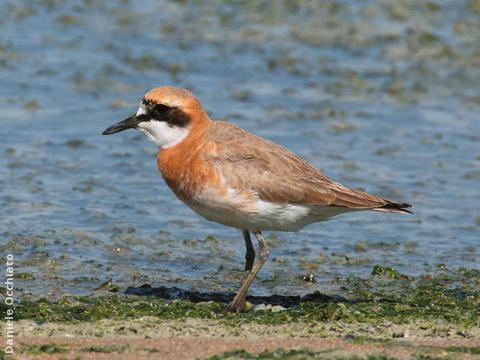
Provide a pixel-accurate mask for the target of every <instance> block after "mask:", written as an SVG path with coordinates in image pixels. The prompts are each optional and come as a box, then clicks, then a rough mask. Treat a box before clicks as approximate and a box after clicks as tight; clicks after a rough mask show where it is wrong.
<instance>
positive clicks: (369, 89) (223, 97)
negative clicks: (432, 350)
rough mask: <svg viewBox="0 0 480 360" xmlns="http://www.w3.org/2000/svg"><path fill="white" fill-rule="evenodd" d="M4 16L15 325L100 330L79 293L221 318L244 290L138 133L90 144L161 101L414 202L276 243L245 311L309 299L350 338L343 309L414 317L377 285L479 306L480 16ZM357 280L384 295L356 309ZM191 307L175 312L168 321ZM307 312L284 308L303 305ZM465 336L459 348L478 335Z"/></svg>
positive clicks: (240, 247)
mask: <svg viewBox="0 0 480 360" xmlns="http://www.w3.org/2000/svg"><path fill="white" fill-rule="evenodd" d="M0 11H1V13H2V14H9V16H8V17H4V18H2V19H1V20H0V78H1V79H2V86H1V87H0V106H1V109H2V111H1V115H0V119H1V124H2V126H1V127H0V138H1V140H2V141H1V149H0V151H1V154H2V156H1V157H0V218H1V228H0V251H1V252H0V253H1V254H2V256H3V257H2V261H1V264H5V261H6V256H7V255H9V254H10V255H12V256H13V258H14V259H15V261H14V265H13V270H14V275H13V279H14V284H15V285H14V286H15V289H14V290H15V292H14V294H15V301H16V302H17V303H18V306H19V307H18V311H16V313H15V314H16V316H18V317H17V318H16V319H17V320H18V321H27V322H28V321H32V320H35V321H38V319H44V320H40V321H48V323H52V322H53V323H54V324H56V321H57V320H58V321H64V320H65V321H67V320H66V319H67V318H68V316H66V315H65V311H66V310H65V309H66V308H65V307H67V308H68V307H69V306H71V307H73V309H74V310H71V311H70V310H69V311H70V312H74V313H75V311H78V313H79V314H85V312H86V314H90V312H89V310H86V308H85V306H87V307H88V306H95V304H89V303H88V301H87V302H86V299H84V298H83V297H84V296H86V297H90V296H92V295H93V296H100V297H102V296H107V298H110V296H114V295H115V294H121V295H120V297H119V299H120V300H115V299H117V298H116V295H115V296H114V297H113V298H112V299H113V300H108V301H112V302H113V303H115V302H116V301H120V302H127V303H128V302H129V301H131V299H136V300H135V301H138V302H139V303H138V304H140V305H141V304H144V303H150V302H151V303H152V304H157V307H158V309H163V308H164V307H163V305H161V304H160V303H156V301H159V302H162V301H166V303H169V301H171V300H165V299H162V298H160V299H158V298H155V297H153V298H150V297H147V295H157V296H159V294H158V292H159V289H163V288H165V289H167V290H168V291H167V293H169V294H171V292H172V291H173V290H174V288H178V289H179V290H178V293H179V294H180V293H181V294H190V295H192V294H193V296H197V297H199V298H201V300H202V301H214V303H213V304H215V305H208V306H213V307H215V309H209V310H208V313H210V312H212V311H213V310H217V309H219V308H221V307H222V304H223V303H224V301H223V299H224V297H223V296H227V297H228V296H229V294H230V293H232V292H235V291H236V290H237V287H238V284H239V283H240V281H241V279H242V278H243V276H244V273H243V271H242V270H243V266H244V244H243V240H242V238H241V234H240V233H239V232H235V230H232V229H229V228H225V227H222V226H220V225H217V224H214V223H209V222H207V221H205V220H203V219H201V218H199V217H198V216H197V215H195V214H194V213H192V212H191V211H190V210H189V209H188V208H187V207H185V206H184V205H183V204H182V203H180V202H179V201H178V200H176V199H175V198H174V196H173V195H172V194H171V193H170V191H169V190H168V189H167V187H166V186H165V185H164V184H163V180H162V179H161V178H160V175H159V174H158V172H157V171H156V169H155V166H156V165H155V153H156V149H155V147H154V146H153V145H152V144H151V143H149V142H148V140H146V139H144V138H143V137H142V136H141V135H140V134H138V133H136V132H134V131H130V132H125V133H124V134H120V135H118V137H116V138H114V139H108V141H107V139H105V138H102V136H101V132H102V131H103V129H104V128H106V126H108V125H109V124H111V123H114V122H116V121H118V120H121V119H124V118H125V117H126V116H128V115H130V114H131V113H132V111H134V110H135V109H136V107H137V105H138V99H140V98H141V97H142V96H143V94H144V93H145V92H146V91H147V90H148V89H151V88H153V87H156V86H159V85H175V86H180V87H185V88H188V89H190V90H192V91H193V92H194V93H195V95H197V97H198V98H199V100H200V101H201V103H202V104H203V105H204V106H205V108H206V110H207V112H208V113H209V115H211V117H212V118H216V119H221V120H227V121H230V122H232V123H235V124H237V125H239V126H241V127H243V128H245V129H246V130H248V131H250V132H252V133H255V134H258V135H261V136H264V137H266V138H268V139H270V140H273V141H275V142H277V143H279V144H281V145H283V146H285V147H287V148H289V149H291V150H292V151H294V152H295V153H297V154H299V155H301V156H302V157H304V158H305V159H306V160H307V161H308V162H310V163H311V164H313V165H314V166H315V167H317V168H318V169H320V170H321V171H323V172H324V173H326V174H327V175H328V176H330V177H331V178H333V179H335V180H338V181H340V182H342V183H344V184H346V185H350V186H352V187H355V188H362V189H363V190H365V191H368V192H371V193H374V194H378V195H381V196H385V197H388V198H392V199H399V200H403V201H407V202H409V203H413V205H414V211H415V213H414V214H413V215H410V216H400V215H395V214H379V213H367V212H365V213H363V212H362V213H353V214H346V215H342V216H341V217H338V218H336V219H334V220H332V221H329V222H326V223H320V224H314V225H311V226H309V227H307V228H305V229H304V230H303V231H301V232H299V233H271V234H267V243H268V245H269V248H270V250H271V255H270V260H269V261H268V262H267V263H266V264H265V266H264V267H263V269H262V271H261V272H260V274H259V279H257V280H256V281H255V282H254V283H253V285H252V288H251V290H250V295H251V296H253V298H252V300H253V301H254V302H255V301H256V302H262V301H263V300H262V299H263V298H262V297H270V299H272V298H271V297H272V296H274V297H278V296H280V295H282V296H286V297H288V299H294V298H295V299H296V298H297V297H298V299H300V300H302V299H304V300H305V296H306V299H309V298H308V296H310V295H311V294H316V291H319V292H320V293H321V294H323V295H322V296H321V297H323V298H324V300H325V301H326V302H324V303H318V302H317V303H315V304H317V305H318V304H323V305H318V306H319V309H321V308H323V307H324V306H327V305H325V304H332V305H328V306H331V307H332V309H333V310H335V309H337V308H338V307H339V308H340V310H338V311H337V312H339V313H342V311H343V310H341V309H343V306H345V307H346V309H347V310H348V311H347V310H346V311H347V313H349V314H353V315H352V316H353V320H352V321H353V323H354V324H357V325H358V326H357V328H361V327H362V325H360V324H362V323H363V322H364V320H365V319H363V318H362V319H357V318H356V316H357V315H356V311H357V310H358V309H354V310H353V308H352V309H350V308H349V306H354V305H353V304H355V302H349V301H363V300H366V299H374V300H378V299H389V297H393V298H394V299H397V300H396V303H394V304H396V306H397V307H396V308H395V306H394V307H393V308H392V309H390V310H389V311H390V312H383V311H380V312H379V314H382V315H381V316H383V317H386V318H387V320H385V321H393V320H392V319H391V318H389V317H388V316H393V315H394V314H398V313H399V312H400V313H402V311H406V313H409V311H413V310H412V309H416V307H417V305H413V304H415V302H412V301H413V300H412V299H415V294H413V295H412V294H411V296H413V298H408V299H404V297H403V296H404V295H402V294H404V293H403V292H402V291H403V290H405V289H403V288H402V286H400V285H398V286H394V287H390V288H389V291H388V292H383V291H382V289H383V288H384V284H383V283H382V281H377V280H375V279H388V278H389V277H390V278H392V277H393V278H397V279H398V281H394V282H393V283H395V284H408V286H407V285H405V287H411V289H414V290H415V289H417V290H418V286H423V285H422V284H423V281H427V282H428V281H432V282H434V281H437V280H439V281H440V280H441V281H443V282H442V283H441V284H439V285H438V289H439V291H440V290H441V291H440V292H439V293H438V296H439V298H440V299H444V298H443V297H442V296H441V294H442V293H445V294H447V295H446V296H447V297H449V296H452V297H453V299H454V300H455V301H457V300H458V301H467V300H468V299H470V300H468V301H472V302H473V303H468V304H470V305H468V306H467V303H464V302H462V303H456V302H451V301H450V300H448V301H447V300H446V302H445V304H444V305H445V306H446V307H447V308H450V307H451V308H452V309H453V308H457V309H459V310H458V311H460V313H462V309H466V310H465V314H470V315H472V314H473V313H474V311H473V310H472V309H475V307H474V306H477V308H478V302H476V303H475V301H478V300H477V299H478V286H479V285H478V282H476V281H477V280H478V276H477V275H478V274H477V270H476V269H478V260H477V259H478V254H479V251H480V245H479V242H478V239H479V227H480V213H479V210H478V204H479V201H480V193H479V191H478V182H479V180H480V172H479V165H480V149H479V146H478V144H479V140H480V137H479V116H478V114H479V110H480V109H479V108H480V87H479V86H478V84H479V83H480V62H479V59H480V57H479V54H480V45H479V44H480V42H479V41H478V39H479V38H480V3H479V2H478V0H466V1H464V2H459V1H453V0H451V1H448V0H444V1H433V0H430V1H427V0H425V1H408V0H405V1H394V0H375V1H369V2H358V1H353V0H351V1H350V0H345V1H333V0H332V1H275V2H273V1H272V2H256V1H240V2H231V1H220V0H215V1H209V2H208V3H206V2H205V3H203V2H196V1H154V0H144V1H129V0H125V1H122V2H107V1H83V2H78V1H71V0H65V1H58V2H55V1H29V0H20V1H3V2H1V3H0ZM375 265H379V267H375ZM2 266H4V265H2ZM390 269H394V270H390ZM2 271H3V268H2ZM389 274H390V275H389ZM476 274H477V275H476ZM372 278H373V279H374V280H375V281H373V282H372V281H371V279H372ZM442 279H443V280H442ZM476 279H477V280H476ZM402 281H404V282H405V283H402ZM364 283H366V284H370V285H371V286H372V288H371V289H369V291H370V292H371V293H372V294H379V295H378V296H377V295H376V296H373V295H372V297H370V298H369V297H368V294H366V293H364V292H360V293H357V291H358V289H357V287H358V286H360V285H361V284H364ZM145 284H146V285H145ZM359 284H360V285H359ZM430 284H431V283H430ZM144 285H145V286H144ZM361 286H363V285H361ZM429 286H430V285H429ZM435 286H437V285H435ZM127 289H130V290H129V291H128V293H130V294H132V295H128V296H127V295H125V293H127ZM1 290H2V294H3V293H5V294H6V291H8V289H7V288H6V287H2V289H1ZM113 291H116V292H113ZM362 291H363V290H362ZM104 292H107V293H106V294H105V293H104ZM212 294H213V295H212ZM225 294H226V295H225ZM210 295H212V296H213V298H209V296H210ZM137 296H138V298H137ZM405 296H406V295H405ZM436 296H437V295H436ZM152 299H153V300H152ZM342 299H344V300H342ZM398 299H403V300H401V301H400V300H398ZM448 299H451V298H450V297H449V298H448ZM462 299H463V300H462ZM190 300H194V301H197V300H195V299H192V298H191V297H190V298H189V297H186V298H185V299H183V300H178V297H177V301H179V302H178V305H179V306H180V305H182V304H185V303H184V302H185V301H186V302H188V301H190ZM280 300H282V299H280ZM280 300H279V301H280ZM300 300H298V301H297V300H295V301H296V303H295V301H293V302H294V304H290V305H289V303H283V305H282V306H284V307H287V308H288V310H287V311H282V312H280V313H281V314H289V313H290V312H291V311H297V310H298V309H302V305H301V303H303V302H302V301H300ZM30 301H31V302H32V304H33V305H32V307H28V306H26V305H25V304H27V303H28V302H30ZM98 301H100V300H98ZM105 301H107V300H105ZM132 301H133V300H132ZM282 301H283V300H282ZM289 301H290V300H289ZM452 301H453V300H452ZM468 301H467V302H468ZM306 302H308V301H306ZM99 304H101V303H99ZM188 304H190V305H188V306H187V305H185V306H186V309H188V308H189V306H193V308H194V309H193V310H191V311H193V313H195V311H196V310H195V309H196V305H192V304H196V303H188ZM340 304H344V305H340ZM367 304H369V305H368V306H374V305H375V306H376V305H377V304H376V303H375V302H373V301H372V303H367ZM379 304H380V305H378V306H380V309H381V307H382V306H383V305H385V304H388V302H379ZM405 304H406V305H408V307H409V308H408V309H405V310H402V309H403V307H402V306H403V305H405ZM421 304H423V305H418V309H424V311H425V312H427V313H428V312H429V311H430V310H429V309H430V307H429V305H428V304H426V303H421ZM103 305H105V304H103ZM75 306H78V307H75ZM105 306H106V305H105ZM112 306H113V305H112ZM142 306H145V307H146V309H148V305H145V304H144V305H142ZM169 306H170V305H169ZM202 306H203V305H202ZM208 306H207V308H208ZM392 306H393V305H392ZM469 306H472V307H469ZM105 308H106V309H110V308H111V307H109V306H106V307H105ZM133 308H134V309H135V311H140V310H139V309H137V308H135V306H134V307H133ZM314 308H316V307H313V306H312V307H308V311H305V313H304V316H308V312H310V311H312V312H313V313H312V314H316V313H315V311H314V310H313V309H314ZM27 309H32V310H31V312H28V310H27ZM42 309H43V310H42ZM122 309H123V308H122ZM170 309H172V307H170ZM296 309H297V310H296ZM303 309H307V308H303ZM445 309H446V308H445ZM445 309H444V310H445ZM333 310H332V311H333ZM42 311H43V313H42ZM135 311H134V312H133V313H132V318H135V317H136V315H138V314H140V313H137V314H135ZM145 311H147V310H145ZM189 311H190V310H189ZM265 311H267V312H268V311H269V310H265ZM298 311H299V310H298ZM319 311H320V310H319ZM358 311H360V313H361V310H358ZM445 311H447V310H445ZM452 311H453V310H452ZM455 311H457V310H455ZM213 312H214V313H215V311H213ZM371 312H374V311H373V310H372V311H371ZM67 313H68V311H67ZM42 314H43V315H42ZM52 314H53V315H55V314H56V315H57V317H58V319H57V320H56V319H55V318H52V317H51V316H53V315H52ZM174 314H175V313H174ZM259 314H260V312H258V311H257V312H252V313H249V314H246V315H241V316H240V317H239V319H242V316H245V317H256V316H260V315H259ZM290 314H291V313H290ZM389 314H390V315H389ZM411 314H413V313H411ZM144 315H145V316H147V315H146V314H144ZM156 315H158V314H155V313H153V314H150V315H148V316H156ZM42 316H43V318H42ZM116 316H119V315H117V312H116V311H114V310H111V311H110V312H109V313H108V314H100V315H99V319H100V318H101V319H105V318H110V317H113V318H115V317H116ZM279 316H286V315H279ZM302 316H303V315H302ZM312 316H317V315H312ZM358 316H360V315H358ZM412 316H413V315H412ZM435 316H436V317H437V318H438V317H441V315H440V313H436V315H435ZM472 316H473V315H472ZM64 317H65V319H64ZM453 317H454V316H453V315H452V316H451V318H453ZM22 318H24V320H20V319H22ZM187 318H189V317H188V316H187ZM260 318H261V316H260ZM367 318H368V317H367ZM451 318H449V319H448V321H447V322H449V321H454V320H452V319H451ZM62 319H64V320H62ZM122 319H123V320H122ZM326 319H328V317H327V318H326ZM389 319H390V320H389ZM462 319H463V317H462ZM472 319H473V320H466V319H463V320H462V321H461V324H460V323H458V322H457V321H456V320H455V321H454V322H453V323H454V324H455V325H452V328H453V329H455V330H452V331H454V332H456V331H460V332H461V333H463V330H462V329H463V328H466V329H469V330H468V331H473V330H472V329H474V328H475V327H476V326H478V319H477V318H476V317H472ZM91 320H92V321H93V319H89V316H88V315H86V317H85V319H80V318H79V319H77V318H75V317H73V318H71V321H91ZM357 320H358V321H359V322H356V321H357ZM118 321H127V320H126V319H125V318H122V317H121V319H120V320H118ZM162 321H163V320H162ZM216 321H217V320H216ZM222 321H223V320H222ZM323 321H326V322H328V321H333V320H331V319H330V320H323ZM339 321H342V322H345V321H346V320H345V321H344V319H343V318H341V319H340V320H339ZM379 321H380V322H381V321H382V320H381V319H379ZM428 321H430V320H428ZM434 323H435V321H434ZM453 323H452V324H453ZM122 326H124V325H119V326H118V328H121V327H122ZM325 326H326V325H325ZM428 326H430V325H428ZM428 326H427V327H428ZM431 326H432V327H435V325H431ZM137 331H138V329H137ZM468 331H467V333H466V335H467V337H468V336H471V335H472V334H473V333H469V332H468ZM146 332H148V331H147V330H145V329H144V330H143V331H139V333H142V334H143V335H145V333H146ZM25 334H26V336H29V335H28V334H27V333H25ZM328 334H329V333H328ZM448 334H449V332H448V331H446V332H445V333H444V335H445V336H447V335H448ZM357 335H358V334H357ZM357 335H354V336H357ZM388 336H390V335H388ZM455 336H457V337H461V335H458V334H457V335H455ZM390 337H391V336H390ZM118 346H122V345H118ZM141 346H143V345H141ZM452 346H453V345H452ZM455 346H456V345H455ZM459 346H460V345H459ZM462 346H463V345H462ZM465 346H467V345H465ZM139 347H140V345H139ZM144 347H145V348H148V346H147V345H145V346H144ZM467 347H468V348H469V349H473V345H471V346H470V345H468V346H467ZM53 348H54V349H55V347H53ZM34 350H35V349H33V350H32V351H34ZM25 351H27V350H25ZM468 351H471V352H474V351H475V350H468ZM59 354H60V353H59ZM449 354H450V355H451V356H453V355H452V354H454V352H452V353H449ZM455 354H456V353H455ZM233 355H235V356H237V355H238V356H243V355H241V354H233ZM233 355H232V356H233ZM450 355H449V356H450ZM59 356H60V357H61V355H59ZM79 356H81V355H79ZM272 356H274V355H272ZM299 356H300V355H299Z"/></svg>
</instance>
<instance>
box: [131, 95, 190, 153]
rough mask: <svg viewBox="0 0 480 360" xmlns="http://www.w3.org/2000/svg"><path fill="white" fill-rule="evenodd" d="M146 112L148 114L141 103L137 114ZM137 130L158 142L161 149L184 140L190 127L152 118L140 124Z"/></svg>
mask: <svg viewBox="0 0 480 360" xmlns="http://www.w3.org/2000/svg"><path fill="white" fill-rule="evenodd" d="M144 114H146V109H145V106H144V105H143V104H141V105H140V107H139V108H138V111H137V116H138V115H144ZM137 130H138V131H140V132H141V133H142V134H143V135H145V136H146V137H147V138H149V139H150V140H152V141H153V142H154V143H155V144H157V145H158V146H159V147H160V149H167V148H169V147H171V146H173V145H175V144H178V143H179V142H180V141H182V140H183V139H184V138H185V137H186V136H187V135H188V133H189V132H190V127H180V126H174V125H170V124H168V123H167V122H166V121H158V120H150V121H143V122H141V123H140V124H138V125H137Z"/></svg>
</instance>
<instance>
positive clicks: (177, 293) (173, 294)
mask: <svg viewBox="0 0 480 360" xmlns="http://www.w3.org/2000/svg"><path fill="white" fill-rule="evenodd" d="M125 294H127V295H137V296H147V297H148V296H151V297H155V298H159V299H167V300H172V299H181V300H188V301H191V302H194V303H198V302H206V301H215V302H222V303H225V304H228V303H230V302H231V301H232V299H233V297H234V296H235V294H234V293H230V292H201V291H193V290H184V289H180V288H178V287H175V286H174V287H166V286H160V287H152V286H150V285H149V284H145V285H142V286H140V287H133V286H130V287H128V288H127V289H126V290H125ZM247 301H249V302H251V303H252V304H255V305H256V304H269V305H272V306H274V305H280V306H283V307H285V308H291V307H295V306H298V305H299V304H300V303H302V302H316V303H328V302H351V300H348V299H346V298H344V297H341V296H329V295H324V294H321V293H320V292H319V291H315V292H313V293H311V294H306V295H304V296H299V295H296V296H295V295H276V294H274V295H270V296H247Z"/></svg>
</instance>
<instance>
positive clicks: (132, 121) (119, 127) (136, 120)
mask: <svg viewBox="0 0 480 360" xmlns="http://www.w3.org/2000/svg"><path fill="white" fill-rule="evenodd" d="M142 121H145V117H144V116H142V115H139V116H137V115H135V114H133V115H132V116H130V117H128V118H126V119H125V120H123V121H120V122H119V123H116V124H114V125H112V126H110V127H109V128H107V129H106V130H105V131H104V132H103V135H111V134H115V133H117V132H120V131H123V130H127V129H131V128H134V127H136V126H137V125H138V124H140V123H141V122H142Z"/></svg>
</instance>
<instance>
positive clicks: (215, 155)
mask: <svg viewBox="0 0 480 360" xmlns="http://www.w3.org/2000/svg"><path fill="white" fill-rule="evenodd" d="M127 129H136V130H138V131H140V132H141V133H143V134H144V135H145V136H146V137H147V138H148V139H150V140H152V141H153V142H154V143H155V144H156V145H157V146H158V154H157V166H158V169H159V171H160V173H161V175H162V177H163V179H164V180H165V182H166V184H167V185H168V187H169V188H170V189H171V190H172V191H173V193H174V194H175V195H176V196H177V197H178V199H180V200H181V201H183V202H184V203H185V204H186V205H188V206H189V207H190V208H191V209H192V210H193V211H194V212H196V213H197V214H199V215H200V216H202V217H203V218H205V219H206V220H209V221H214V222H217V223H220V224H223V225H226V226H230V227H233V228H237V229H240V230H241V232H242V233H243V238H244V240H245V246H246V255H245V272H246V273H247V274H246V277H245V279H244V281H243V283H242V285H241V287H240V289H239V290H238V292H237V294H236V295H235V296H234V298H233V301H232V302H231V303H230V304H229V305H228V307H227V309H226V311H227V312H230V313H239V312H242V311H244V309H245V303H246V295H247V290H248V288H249V287H250V284H251V283H252V281H253V279H254V278H255V276H256V275H257V273H258V272H259V270H260V268H261V267H262V266H263V264H264V263H265V261H266V260H267V258H268V255H269V249H268V246H267V243H266V242H265V239H264V237H263V235H262V231H298V230H300V229H302V228H303V227H305V226H306V225H308V224H311V223H315V222H321V221H325V220H328V219H330V218H331V217H333V216H336V215H339V214H342V213H347V212H351V211H359V210H375V211H382V212H393V213H403V214H406V213H411V212H410V211H409V210H406V209H407V208H410V207H411V205H410V204H407V203H404V202H400V201H394V200H389V199H385V198H383V197H379V196H375V195H371V194H367V193H365V192H362V191H359V190H355V189H352V188H350V187H347V186H344V185H342V184H340V183H338V182H335V181H333V180H331V179H330V178H328V177H327V176H325V175H324V174H322V173H321V172H320V171H319V170H317V169H315V168H314V167H313V166H311V165H310V164H309V163H307V162H306V161H305V160H303V159H302V158H301V157H299V156H297V155H295V154H294V153H292V152H290V151H289V150H287V149H286V148H284V147H282V146H280V145H278V144H276V143H274V142H272V141H269V140H267V139H265V138H262V137H259V136H256V135H254V134H251V133H249V132H247V131H245V130H243V129H241V128H240V127H238V126H236V125H234V124H231V123H228V122H224V121H216V120H212V119H210V117H209V116H208V115H207V113H206V112H205V110H204V109H203V107H202V105H201V104H200V102H199V101H198V100H197V98H196V97H195V95H194V94H193V93H192V92H190V91H189V90H186V89H183V88H179V87H173V86H161V87H157V88H155V89H153V90H150V91H149V92H147V94H146V95H145V96H144V97H143V98H142V100H141V102H140V105H139V108H138V110H137V112H136V113H135V114H134V115H132V116H130V117H128V118H126V119H125V120H123V121H121V122H118V123H116V124H114V125H112V126H110V127H108V128H107V129H106V130H105V131H104V132H103V135H110V134H115V133H118V132H120V131H123V130H127ZM250 233H252V234H253V235H255V237H256V239H257V241H258V250H257V251H258V258H257V260H256V261H255V255H256V254H255V249H254V247H253V244H252V240H251V237H250Z"/></svg>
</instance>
